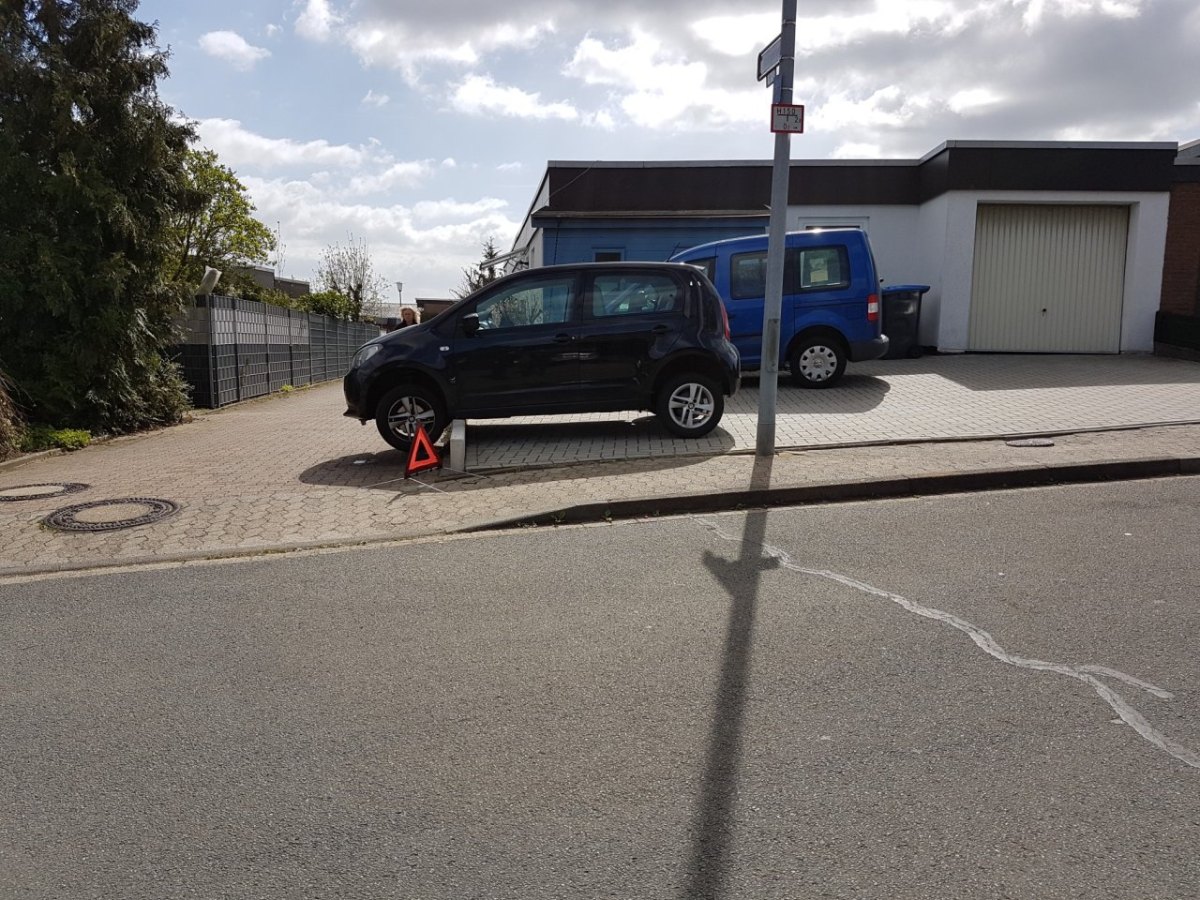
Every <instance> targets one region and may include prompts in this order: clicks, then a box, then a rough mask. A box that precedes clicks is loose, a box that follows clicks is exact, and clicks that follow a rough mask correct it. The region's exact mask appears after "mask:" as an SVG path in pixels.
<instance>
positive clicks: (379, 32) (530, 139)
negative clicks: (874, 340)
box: [135, 0, 1200, 303]
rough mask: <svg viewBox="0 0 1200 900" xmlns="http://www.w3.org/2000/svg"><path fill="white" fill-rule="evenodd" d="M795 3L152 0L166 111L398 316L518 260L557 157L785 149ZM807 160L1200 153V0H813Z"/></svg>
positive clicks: (281, 226)
mask: <svg viewBox="0 0 1200 900" xmlns="http://www.w3.org/2000/svg"><path fill="white" fill-rule="evenodd" d="M781 9H782V4H781V3H780V2H779V0H768V2H748V0H729V2H725V3H718V2H712V0H686V2H685V0H601V2H582V0H524V2H510V3H502V2H496V0H440V2H431V0H420V2H417V0H203V2H195V0H142V3H141V4H140V6H139V9H138V11H137V13H136V14H135V15H136V17H137V18H138V19H140V20H142V21H149V22H156V23H157V25H158V42H159V45H160V46H162V47H164V48H168V49H169V50H170V54H171V55H170V61H169V66H170V70H171V76H170V78H168V79H167V80H165V81H163V82H162V83H161V84H160V85H159V93H160V95H161V96H162V98H163V99H164V100H165V101H166V102H167V103H169V104H170V105H172V106H173V107H175V109H176V110H177V111H178V112H179V114H181V115H182V116H184V117H186V118H187V119H189V120H191V121H192V122H194V123H195V127H196V131H197V133H198V134H199V138H200V143H201V144H202V145H203V146H206V147H208V148H211V149H213V150H215V151H216V152H217V154H218V156H219V157H220V160H221V162H222V163H223V164H225V165H227V166H228V167H230V168H231V169H233V170H234V171H235V172H236V173H237V175H238V177H239V179H240V180H241V181H242V183H243V184H244V185H245V186H246V189H247V191H248V193H249V196H250V198H251V200H252V201H253V203H254V204H255V206H256V216H257V217H258V218H259V219H260V220H261V221H263V222H264V223H266V224H267V225H268V226H270V227H271V228H272V229H278V232H279V235H280V237H281V245H282V254H281V257H282V258H281V259H280V260H279V267H278V268H279V271H278V274H280V275H283V276H287V277H292V278H302V279H313V278H315V276H316V272H317V265H318V262H319V259H320V257H321V253H322V250H323V249H324V248H326V247H328V246H330V245H332V244H341V245H345V244H347V243H349V242H351V241H353V242H354V243H356V244H359V245H364V246H365V247H366V248H367V249H368V251H369V253H370V255H371V259H372V262H373V264H374V268H375V270H376V271H377V272H378V273H379V274H380V275H381V276H382V277H383V278H384V279H385V280H386V283H387V285H388V295H387V296H386V298H385V299H386V300H387V301H388V302H391V303H394V302H396V301H397V299H398V298H399V294H398V292H397V289H396V287H395V285H396V283H397V282H401V283H403V285H404V287H403V300H404V301H405V302H406V303H411V302H413V301H415V299H416V298H417V297H448V296H451V292H452V290H453V289H454V288H456V287H458V286H459V285H460V284H461V282H462V280H463V279H462V270H463V268H464V267H467V266H470V265H472V264H473V263H475V262H477V261H478V260H479V258H480V255H481V252H482V246H483V243H484V242H485V241H486V240H487V239H488V238H489V237H490V238H493V239H494V240H495V242H496V244H497V246H498V247H499V248H500V250H501V251H502V252H503V251H505V250H508V249H509V248H510V247H511V244H512V241H513V239H514V238H515V236H516V233H517V229H518V228H519V227H520V224H521V222H522V221H523V219H524V217H525V214H526V212H527V211H528V208H529V204H530V203H531V201H532V200H533V196H534V193H535V191H536V190H537V187H538V185H539V183H540V182H541V179H542V176H543V174H544V173H545V169H546V162H547V161H548V160H586V161H593V160H673V159H682V160H703V159H762V160H766V159H770V158H771V155H772V152H773V147H774V142H773V136H772V134H771V132H770V128H769V117H770V102H771V96H770V91H769V90H768V89H766V88H765V87H764V86H763V85H762V84H761V83H759V82H758V81H757V79H756V60H757V55H758V52H759V50H761V49H762V47H763V46H764V45H765V44H767V43H768V42H769V41H770V40H771V39H772V38H774V37H775V35H777V34H778V33H779V28H780V17H781ZM798 9H799V13H798V18H797V59H796V82H795V102H797V103H803V104H804V105H805V108H806V109H805V133H804V134H803V135H796V136H794V137H793V138H792V143H791V147H792V149H791V152H792V158H793V159H827V158H852V159H879V158H919V157H921V156H923V155H925V154H926V153H927V152H929V151H930V150H932V149H933V148H935V147H936V146H938V145H939V144H941V143H942V142H944V141H947V140H969V139H975V140H1055V141H1176V142H1178V143H1180V144H1183V143H1187V142H1189V141H1192V140H1195V139H1197V138H1200V90H1197V81H1196V73H1197V72H1198V71H1200V49H1198V48H1200V3H1196V2H1195V0H841V2H838V3H825V4H817V3H813V2H808V0H800V2H799V4H798Z"/></svg>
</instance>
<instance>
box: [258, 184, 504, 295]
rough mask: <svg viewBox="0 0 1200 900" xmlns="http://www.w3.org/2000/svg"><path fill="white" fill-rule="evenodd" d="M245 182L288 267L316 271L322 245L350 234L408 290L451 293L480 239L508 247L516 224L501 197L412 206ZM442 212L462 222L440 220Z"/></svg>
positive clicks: (300, 187) (328, 190)
mask: <svg viewBox="0 0 1200 900" xmlns="http://www.w3.org/2000/svg"><path fill="white" fill-rule="evenodd" d="M243 182H244V184H245V185H246V188H247V191H248V192H249V194H250V197H251V199H252V200H253V202H254V204H255V206H256V207H257V209H258V212H257V215H258V217H259V218H260V219H261V220H262V221H266V222H278V223H279V228H280V233H281V235H282V237H283V240H284V242H285V243H286V245H287V260H288V270H289V271H288V274H296V273H300V277H306V273H310V272H314V271H316V268H317V263H318V262H319V261H320V258H321V252H322V250H323V249H324V248H325V247H328V246H329V245H330V244H333V243H337V242H344V241H345V239H346V234H347V233H353V234H354V235H355V237H356V238H358V239H360V240H363V241H365V242H366V243H367V245H368V247H369V248H370V253H371V259H372V263H373V264H374V267H375V269H376V271H378V272H379V273H380V274H381V275H382V276H383V277H384V278H385V280H387V281H388V282H394V281H403V282H404V285H405V286H404V294H405V296H406V297H447V296H449V289H450V288H451V287H452V286H453V285H456V284H458V283H459V282H460V281H461V280H462V270H463V269H464V268H466V267H468V266H470V265H473V264H474V263H476V262H478V260H479V254H480V247H481V246H482V245H483V243H484V241H486V240H487V239H488V238H489V237H494V238H495V239H496V243H497V245H498V246H501V247H504V246H507V244H508V243H509V242H510V241H511V240H512V238H513V236H514V235H515V234H516V232H517V228H518V223H517V222H515V221H513V220H512V219H509V218H508V217H507V216H506V215H505V214H504V212H503V209H504V207H505V206H506V204H505V203H504V202H503V201H501V200H497V199H495V198H483V199H481V200H479V201H475V202H473V203H463V202H459V201H455V200H445V201H429V202H427V203H424V204H419V205H418V206H417V207H412V208H410V207H407V206H403V205H372V204H370V203H366V202H346V200H345V199H343V197H342V195H341V194H340V192H339V191H338V190H337V189H336V188H333V187H328V188H326V187H321V186H318V185H315V184H313V183H312V182H311V181H304V180H287V179H262V178H255V177H249V178H244V179H243ZM443 214H444V215H445V217H446V218H450V219H459V220H461V221H445V220H442V221H438V218H439V217H440V216H441V215H443ZM431 217H432V218H431ZM433 222H437V224H431V223H433Z"/></svg>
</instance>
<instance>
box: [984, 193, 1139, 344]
mask: <svg viewBox="0 0 1200 900" xmlns="http://www.w3.org/2000/svg"><path fill="white" fill-rule="evenodd" d="M1128 234H1129V208H1128V207H1125V206H1020V205H1011V206H1010V205H1002V204H980V206H979V210H978V216H977V218H976V226H975V268H974V276H973V279H972V284H971V324H970V332H969V335H968V338H969V349H971V350H994V351H1010V352H1020V353H1119V352H1120V350H1121V307H1122V304H1123V301H1124V296H1125V291H1124V285H1125V249H1126V243H1127V240H1128Z"/></svg>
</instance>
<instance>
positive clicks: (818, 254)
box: [799, 247, 850, 291]
mask: <svg viewBox="0 0 1200 900" xmlns="http://www.w3.org/2000/svg"><path fill="white" fill-rule="evenodd" d="M799 262H800V265H799V275H800V284H799V289H800V290H802V291H809V290H824V291H827V290H835V289H838V288H847V287H850V260H849V258H848V256H847V254H846V248H845V247H813V248H811V249H804V250H801V251H800V261H799Z"/></svg>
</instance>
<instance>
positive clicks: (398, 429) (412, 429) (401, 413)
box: [387, 395, 437, 440]
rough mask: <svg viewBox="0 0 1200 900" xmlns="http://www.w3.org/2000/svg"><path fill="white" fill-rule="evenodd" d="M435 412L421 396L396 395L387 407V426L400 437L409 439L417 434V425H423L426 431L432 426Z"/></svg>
mask: <svg viewBox="0 0 1200 900" xmlns="http://www.w3.org/2000/svg"><path fill="white" fill-rule="evenodd" d="M436 419H437V412H436V410H434V408H433V406H431V405H430V404H429V403H428V402H427V401H426V400H425V398H423V397H414V396H411V395H406V396H403V397H397V398H396V402H395V403H393V404H392V405H391V407H390V408H389V409H388V415H387V421H388V427H389V428H390V429H391V430H392V431H393V432H394V433H395V434H398V435H399V436H400V437H402V438H405V439H408V440H411V439H412V438H413V437H415V436H416V434H417V425H418V424H420V425H424V426H425V430H426V431H427V432H428V431H430V430H431V429H432V428H433V423H434V421H435V420H436Z"/></svg>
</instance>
